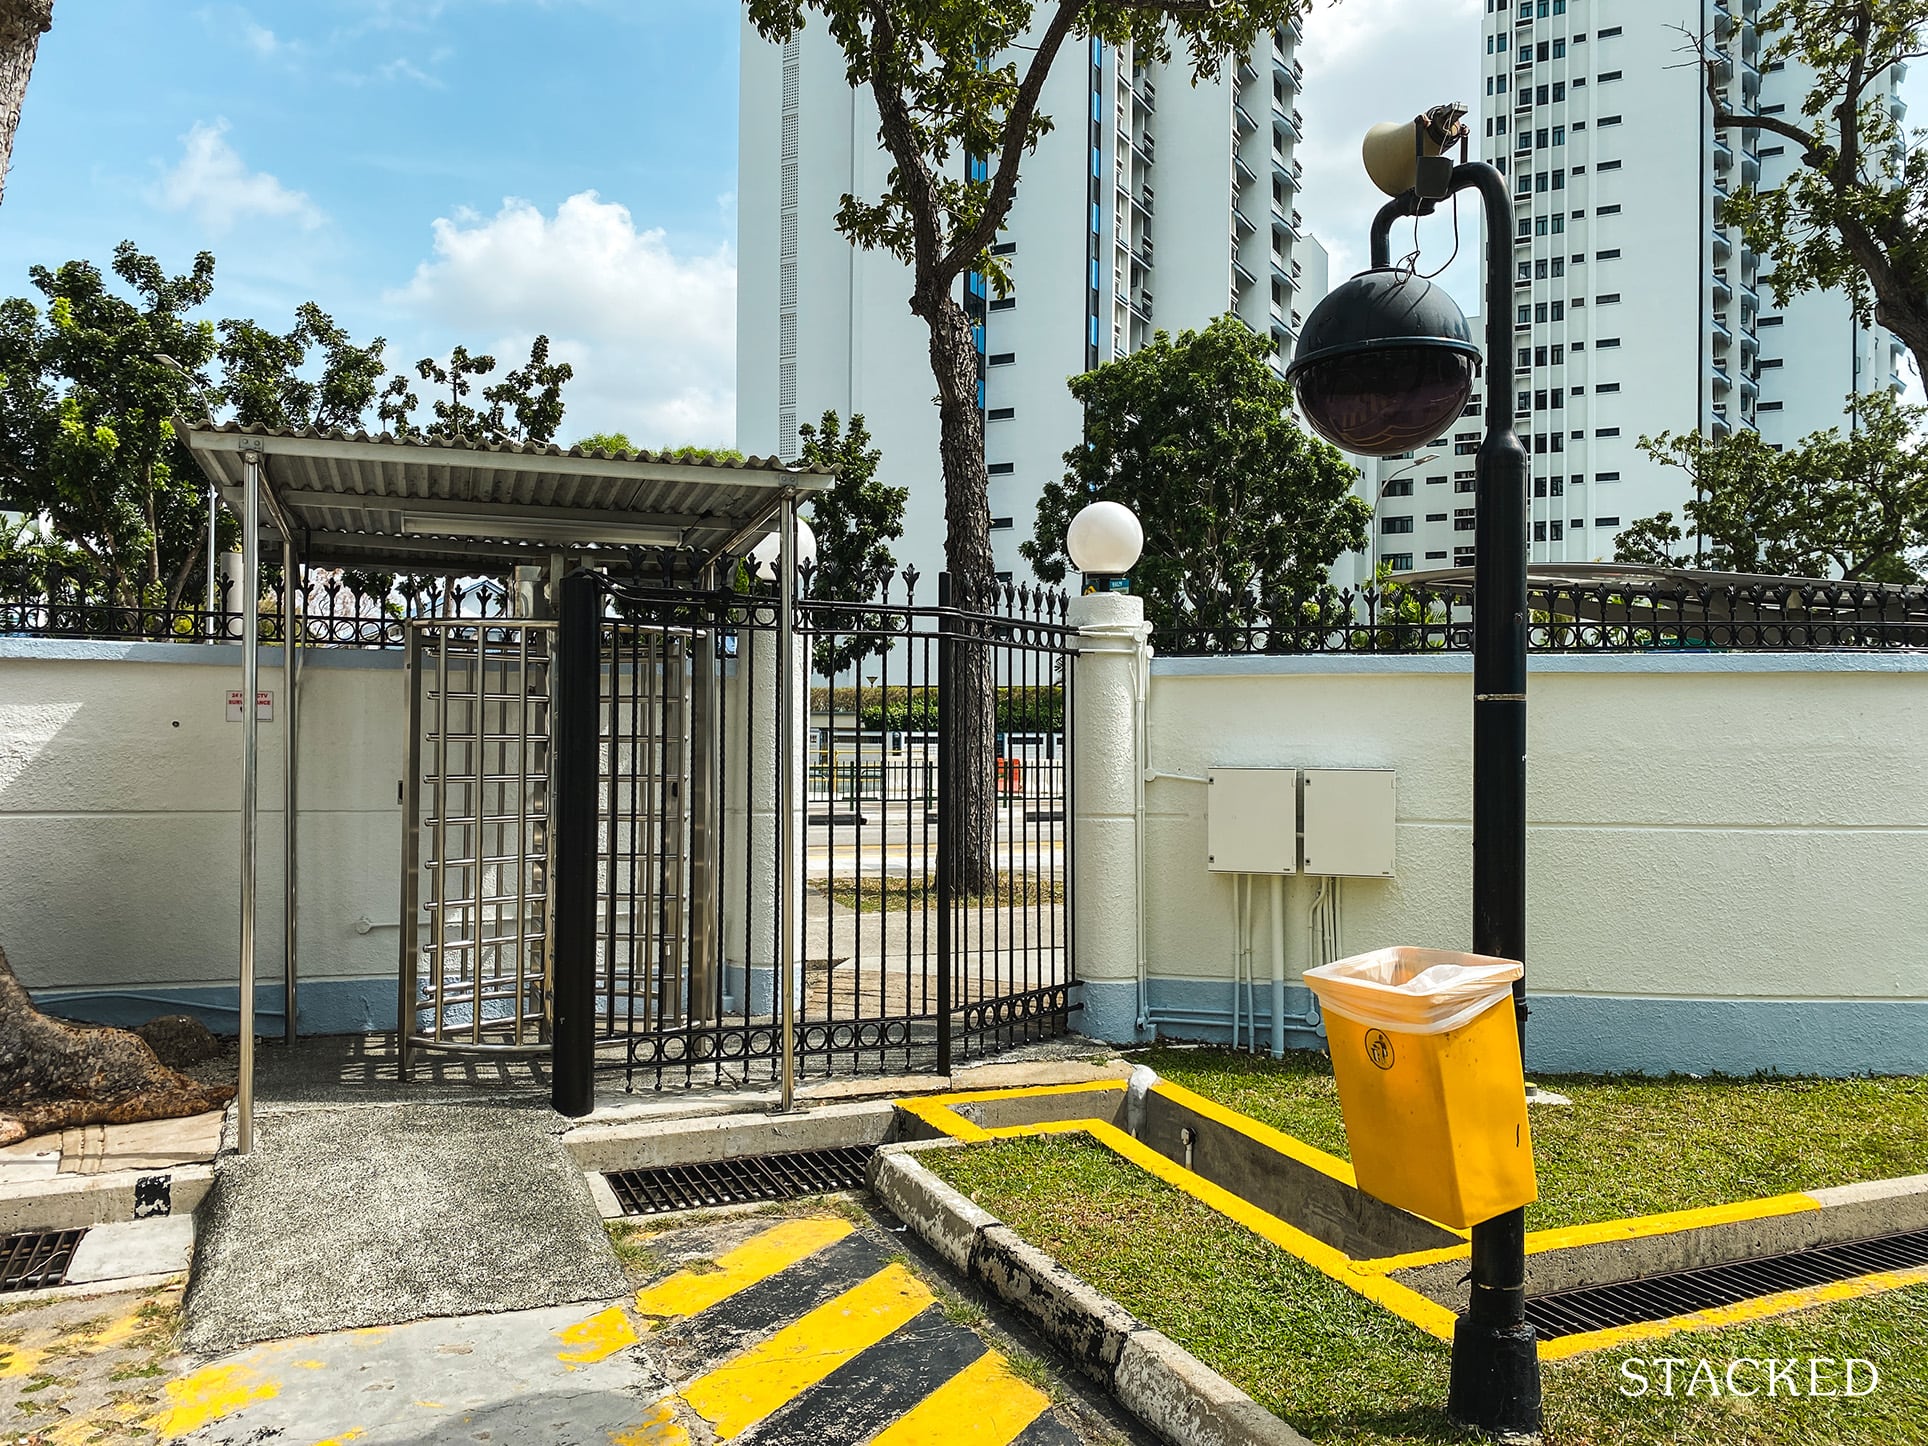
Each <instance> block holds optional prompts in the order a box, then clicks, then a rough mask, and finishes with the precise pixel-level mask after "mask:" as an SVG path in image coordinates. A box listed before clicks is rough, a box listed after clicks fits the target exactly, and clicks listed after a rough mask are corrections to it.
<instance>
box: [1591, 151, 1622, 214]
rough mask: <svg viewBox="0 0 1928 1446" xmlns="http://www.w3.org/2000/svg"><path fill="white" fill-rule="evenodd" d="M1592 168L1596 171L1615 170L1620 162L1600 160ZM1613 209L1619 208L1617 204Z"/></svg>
mask: <svg viewBox="0 0 1928 1446" xmlns="http://www.w3.org/2000/svg"><path fill="white" fill-rule="evenodd" d="M1594 169H1595V170H1597V171H1617V170H1619V169H1620V162H1618V161H1602V162H1600V164H1599V165H1597V166H1595V167H1594ZM1613 209H1614V210H1616V211H1618V210H1619V209H1620V208H1619V207H1618V206H1615V207H1614V208H1613Z"/></svg>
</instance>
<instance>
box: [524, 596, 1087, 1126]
mask: <svg viewBox="0 0 1928 1446" xmlns="http://www.w3.org/2000/svg"><path fill="white" fill-rule="evenodd" d="M915 581H916V579H915V575H914V574H911V575H909V576H907V577H904V578H900V579H897V580H896V581H895V582H894V584H893V586H892V587H891V588H890V589H888V590H886V592H885V593H884V594H883V595H881V596H879V597H878V598H877V599H875V600H874V601H872V602H869V603H866V604H864V605H862V606H861V607H853V606H852V605H850V604H847V603H837V602H830V601H818V600H811V599H810V598H808V597H807V596H805V597H803V598H801V599H800V600H799V603H798V606H797V624H796V632H795V635H794V640H793V648H792V652H791V656H792V658H793V660H794V667H795V669H796V673H795V675H794V678H793V687H794V688H795V692H794V694H793V696H794V697H795V699H796V710H795V720H794V721H795V726H796V732H795V734H794V736H793V737H794V741H793V745H792V746H793V748H794V750H795V751H794V752H793V754H792V756H793V758H795V759H796V760H797V763H798V771H797V775H796V787H797V795H796V800H795V802H796V806H797V810H798V812H797V813H796V814H795V815H792V821H791V823H790V827H791V828H792V830H793V831H794V832H793V839H794V857H795V860H796V867H795V873H794V875H793V876H792V877H791V878H790V879H789V880H788V881H787V883H786V881H785V880H784V875H783V870H782V866H781V863H780V853H781V849H780V844H779V834H780V830H781V829H782V828H783V827H784V824H783V822H782V819H783V812H782V806H781V801H780V797H779V790H778V777H779V773H778V756H779V755H778V749H779V723H778V719H779V710H778V687H779V684H780V681H781V679H780V678H779V666H778V658H779V654H780V652H781V648H780V643H781V639H780V637H779V636H778V632H777V609H776V606H775V601H774V599H773V598H772V597H771V596H769V595H768V593H767V591H766V592H755V593H735V592H717V593H692V592H690V591H688V590H686V589H685V590H678V589H673V588H668V587H661V586H654V587H653V586H651V585H649V584H647V583H645V582H642V581H640V580H633V579H631V580H625V579H621V578H612V577H599V578H596V579H594V580H593V582H592V583H591V584H589V585H590V586H592V587H593V588H594V589H595V592H596V594H597V602H596V609H595V613H594V614H593V615H592V614H588V613H581V614H579V615H578V616H579V618H580V617H583V616H593V619H594V622H595V625H596V627H597V628H598V630H599V633H600V636H599V638H598V639H597V640H596V641H595V642H594V644H593V646H592V644H591V643H590V641H589V640H588V639H587V637H586V635H585V636H577V635H576V634H578V633H581V632H582V626H581V624H580V622H578V624H577V625H576V626H575V627H574V628H573V630H572V626H571V620H570V613H569V610H568V609H567V608H565V610H564V615H563V623H562V636H561V638H560V639H559V643H558V646H559V649H560V650H561V656H562V659H563V668H564V672H565V674H566V673H567V672H568V670H569V668H570V667H571V666H572V664H571V661H570V660H571V659H572V658H573V659H575V660H576V661H575V662H574V664H573V666H574V667H575V668H576V670H577V674H578V676H580V675H582V673H584V672H585V671H586V670H587V669H588V668H589V667H590V663H589V659H590V658H592V657H594V658H596V659H597V661H596V664H595V667H596V670H597V673H598V675H599V677H600V684H599V690H598V691H599V696H598V698H597V701H596V703H595V705H594V707H595V718H594V720H593V731H592V729H591V724H590V721H589V720H587V719H585V718H584V717H583V716H582V714H581V712H580V708H581V704H578V705H577V711H576V712H575V713H574V714H572V713H571V711H570V708H569V707H568V705H567V704H566V703H565V702H559V703H558V706H557V713H556V718H555V738H556V748H557V755H558V756H557V785H556V800H555V802H556V826H555V837H556V840H557V843H558V846H559V847H561V846H562V845H563V844H564V842H565V841H566V840H571V839H573V840H575V847H577V848H578V849H579V850H587V849H589V848H590V847H591V840H590V836H589V834H588V833H587V832H586V831H584V830H585V829H586V825H582V819H583V818H584V817H585V813H587V814H591V815H593V817H594V820H595V825H594V840H593V858H594V862H593V865H591V866H587V867H580V866H577V865H575V864H572V863H571V862H570V861H569V860H568V859H565V858H564V857H562V856H561V855H560V854H559V855H558V856H557V858H556V859H555V861H554V862H555V868H556V871H557V876H558V879H559V880H563V879H567V878H568V877H570V876H571V871H572V869H573V870H574V871H575V872H576V873H578V874H581V875H583V876H584V877H589V878H593V880H594V882H595V903H594V912H593V916H592V915H591V914H589V913H588V912H586V910H587V908H588V904H587V901H586V900H585V899H581V898H578V899H577V900H576V901H575V902H574V904H573V906H572V907H573V909H574V914H573V915H571V913H570V911H569V909H568V908H565V907H564V903H565V901H563V900H561V899H560V898H559V901H558V914H557V919H556V930H557V933H556V945H555V957H556V968H557V975H558V985H557V1000H558V1015H557V1018H558V1025H557V1028H558V1031H559V1033H560V1031H561V1029H562V1020H563V1014H564V1005H563V1001H564V999H565V996H566V995H567V993H568V988H569V986H567V985H566V984H565V983H564V982H562V981H563V976H564V975H565V974H566V973H567V972H568V971H569V970H570V968H571V967H572V965H571V961H574V966H575V967H576V968H577V969H578V970H580V967H581V965H582V963H583V961H584V960H585V959H588V960H589V961H591V963H592V964H593V970H594V993H593V998H591V997H588V996H583V997H581V998H579V1000H578V1004H577V1008H578V1013H579V1017H580V1018H581V1019H583V1020H590V1021H593V1027H588V1026H585V1028H587V1029H588V1032H589V1034H590V1035H592V1036H593V1041H594V1043H593V1048H594V1049H595V1051H596V1054H597V1058H598V1062H599V1064H600V1065H601V1066H602V1067H604V1068H615V1069H620V1070H622V1071H623V1072H624V1074H625V1076H626V1078H627V1080H628V1081H629V1082H630V1084H631V1085H632V1086H633V1085H635V1084H638V1083H641V1084H645V1085H653V1086H655V1087H658V1088H660V1087H662V1086H663V1085H665V1084H669V1083H674V1084H687V1083H696V1082H704V1083H707V1082H713V1081H714V1082H750V1081H768V1080H773V1079H775V1078H777V1077H778V1075H779V1071H780V1068H781V1061H782V1052H783V1028H782V1023H783V1002H784V993H785V988H786V985H785V982H784V981H785V974H784V970H783V963H782V961H783V959H784V957H785V950H784V947H783V932H782V930H783V926H782V907H781V902H782V891H783V890H784V889H785V888H786V887H787V888H789V889H790V890H792V891H793V892H792V897H793V900H794V901H795V905H796V907H795V909H794V912H793V915H792V917H793V918H794V919H795V920H796V933H795V935H794V936H793V938H794V943H793V947H792V948H791V950H790V951H789V954H790V957H791V958H792V960H793V961H794V968H793V971H792V972H791V973H790V975H789V976H788V985H787V988H788V990H789V992H790V998H791V1000H792V1005H793V1011H794V1012H793V1016H792V1028H791V1046H790V1048H791V1052H792V1058H793V1060H794V1062H795V1069H796V1073H797V1075H798V1076H799V1077H808V1076H811V1075H828V1074H832V1073H891V1072H897V1071H903V1070H918V1069H932V1068H935V1069H939V1070H945V1069H948V1068H949V1067H950V1065H951V1064H952V1062H953V1061H954V1060H955V1059H957V1058H960V1057H967V1056H971V1055H976V1054H982V1053H989V1052H994V1051H997V1050H1000V1049H1004V1048H1008V1047H1010V1046H1012V1045H1015V1044H1019V1043H1023V1042H1027V1041H1031V1040H1038V1039H1044V1038H1049V1037H1052V1036H1055V1035H1059V1034H1063V1033H1065V1032H1066V1031H1067V1030H1068V1029H1069V1028H1070V1022H1071V1011H1072V1008H1073V1003H1074V1001H1073V998H1072V989H1073V984H1074V980H1073V972H1072V956H1071V907H1070V906H1071V898H1070V894H1071V888H1070V878H1071V874H1070V850H1069V832H1068V819H1069V817H1070V770H1069V768H1068V767H1067V762H1068V760H1067V756H1066V736H1067V735H1066V732H1065V724H1066V721H1067V717H1068V713H1069V705H1070V696H1069V687H1070V678H1069V669H1068V667H1067V666H1066V664H1067V662H1068V657H1069V653H1070V647H1071V640H1072V637H1073V631H1072V629H1071V628H1070V626H1069V625H1068V622H1067V620H1066V609H1067V605H1068V599H1067V598H1066V597H1065V596H1064V595H1063V594H1062V593H1056V592H1051V591H1048V590H1045V589H1038V588H1008V589H1007V588H1003V587H999V588H998V589H996V590H994V591H993V590H988V589H986V590H978V591H975V592H972V593H971V594H970V595H969V596H968V597H966V596H964V595H962V590H960V595H959V596H958V597H956V598H955V599H953V598H951V597H950V596H949V595H948V592H947V591H945V592H940V595H939V599H938V600H937V601H935V602H925V601H918V600H916V597H915ZM577 586H581V584H577ZM572 649H573V650H574V651H572ZM979 685H982V686H979ZM585 696H586V695H585ZM563 697H564V698H565V699H566V698H567V697H568V694H567V693H566V692H565V693H564V694H563ZM592 739H593V742H592ZM978 745H982V746H981V747H980V746H978ZM572 753H573V754H585V753H593V756H594V759H595V765H596V766H595V768H594V769H593V770H591V769H589V768H588V767H587V766H583V767H578V768H576V769H575V770H574V771H573V772H571V771H569V769H568V767H566V765H565V759H566V757H567V756H570V755H571V754H572ZM565 774H566V775H567V780H566V779H565ZM592 779H593V790H592V788H591V780H592ZM572 819H573V820H574V821H575V825H578V826H572V822H571V820H572ZM588 857H589V854H587V853H585V854H584V858H585V859H586V858H588Z"/></svg>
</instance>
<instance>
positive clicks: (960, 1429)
mask: <svg viewBox="0 0 1928 1446" xmlns="http://www.w3.org/2000/svg"><path fill="white" fill-rule="evenodd" d="M1050 1404H1051V1400H1050V1398H1049V1397H1048V1396H1046V1395H1045V1394H1044V1392H1042V1391H1040V1390H1038V1389H1037V1388H1036V1387H1035V1386H1030V1385H1027V1384H1025V1383H1024V1382H1023V1381H1020V1380H1019V1379H1018V1378H1017V1377H1016V1376H1014V1375H1012V1374H1011V1366H1010V1363H1009V1362H1008V1361H1006V1360H1005V1359H1004V1357H1003V1356H1001V1355H999V1354H998V1353H997V1352H996V1351H987V1352H986V1353H985V1354H984V1355H982V1356H979V1357H978V1358H977V1360H975V1361H973V1362H972V1363H971V1364H970V1365H968V1366H966V1367H965V1368H964V1369H963V1370H961V1371H959V1372H958V1373H957V1374H956V1375H954V1376H952V1377H951V1378H950V1379H949V1380H948V1381H946V1382H945V1383H944V1384H943V1385H941V1386H939V1387H938V1388H937V1389H936V1390H935V1391H932V1392H931V1393H930V1394H929V1395H928V1396H926V1397H924V1399H923V1400H922V1401H920V1402H918V1403H917V1404H916V1405H915V1406H913V1407H912V1408H911V1409H910V1410H909V1411H907V1412H906V1413H905V1414H904V1415H902V1416H899V1417H898V1418H897V1420H896V1421H894V1422H893V1423H891V1425H889V1426H888V1427H886V1428H885V1429H884V1430H883V1431H882V1432H881V1433H880V1434H878V1435H877V1436H875V1437H873V1438H872V1439H871V1443H870V1446H1009V1443H1010V1442H1012V1441H1015V1440H1016V1439H1017V1438H1018V1435H1019V1433H1020V1432H1022V1431H1023V1430H1024V1428H1025V1427H1026V1426H1029V1425H1030V1424H1031V1423H1032V1422H1033V1421H1035V1420H1037V1418H1038V1417H1039V1416H1040V1415H1042V1414H1043V1413H1044V1411H1045V1409H1046V1408H1047V1407H1048V1406H1050Z"/></svg>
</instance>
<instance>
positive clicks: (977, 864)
mask: <svg viewBox="0 0 1928 1446" xmlns="http://www.w3.org/2000/svg"><path fill="white" fill-rule="evenodd" d="M925 319H926V321H927V323H928V324H929V326H930V334H931V343H930V354H931V372H932V374H933V375H934V376H935V377H936V379H937V409H938V429H939V451H940V454H941V456H942V458H943V465H944V564H945V567H946V569H947V570H948V571H949V573H950V575H951V601H952V604H953V605H954V606H956V607H958V608H960V609H962V610H963V611H965V612H967V613H979V612H988V611H990V610H991V608H992V605H993V603H994V602H995V600H996V596H997V565H996V562H995V561H994V559H993V557H992V554H991V499H990V478H989V475H988V474H987V473H986V471H985V467H984V414H983V413H982V412H981V411H980V410H979V408H978V400H977V342H976V339H975V338H974V336H973V335H972V332H971V320H970V317H968V316H967V315H966V314H965V312H964V308H963V307H962V306H960V305H958V303H957V301H956V300H955V299H954V298H952V297H950V296H948V295H947V296H944V297H941V298H939V299H937V301H936V303H935V304H934V305H932V306H931V307H930V308H929V310H928V312H927V314H926V318H925ZM982 638H983V633H982V630H981V629H978V628H976V627H974V626H973V625H972V624H971V623H970V622H969V621H968V620H967V621H965V622H963V623H962V624H961V625H960V627H959V628H958V632H957V641H956V643H955V645H954V646H953V647H952V650H951V676H950V677H948V678H946V679H944V682H943V686H944V688H945V689H946V690H947V691H948V692H949V694H950V698H949V701H948V703H947V707H948V710H949V712H948V717H947V722H948V725H949V727H950V731H951V736H950V737H948V738H946V739H945V740H944V756H945V759H946V767H947V768H949V770H950V786H951V792H950V810H949V814H950V816H949V817H948V818H946V819H945V820H944V828H945V829H946V831H947V836H948V842H949V844H950V872H951V888H952V890H953V892H954V893H955V894H956V896H958V897H960V898H966V897H970V896H973V895H981V894H988V893H990V892H991V891H992V889H993V887H994V886H995V884H996V881H997V780H996V758H997V691H996V678H995V676H994V673H995V670H994V668H993V666H992V651H991V646H990V644H989V643H988V642H985V641H982ZM973 639H978V641H973Z"/></svg>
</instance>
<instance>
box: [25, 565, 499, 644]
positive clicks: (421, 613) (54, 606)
mask: <svg viewBox="0 0 1928 1446" xmlns="http://www.w3.org/2000/svg"><path fill="white" fill-rule="evenodd" d="M267 571H268V572H270V573H271V574H273V573H274V572H275V569H273V568H269V569H267ZM242 603H243V598H242V596H241V594H240V592H239V590H238V584H237V583H236V582H235V580H234V579H232V578H223V579H222V580H221V582H220V583H219V585H218V587H217V592H216V598H215V603H214V606H213V607H212V608H210V607H209V606H208V602H207V598H206V596H205V595H204V594H203V593H201V592H198V591H197V592H196V594H195V595H194V596H193V597H184V598H182V599H181V600H180V601H178V602H173V603H170V602H168V601H167V599H166V597H165V596H164V595H163V590H161V589H155V588H150V587H144V586H141V585H138V584H131V583H127V582H125V581H123V580H120V579H117V578H111V577H103V578H96V577H55V578H53V579H51V580H49V581H47V582H45V583H44V584H41V585H36V586H32V587H16V588H13V589H6V588H4V587H0V637H35V638H100V639H110V640H114V641H142V642H175V643H218V642H239V641H240V640H241V638H242V637H243V636H244V635H245V631H246V622H245V619H244V616H243V613H242ZM259 604H260V614H259V619H258V626H259V629H260V635H261V639H262V641H263V642H273V643H278V642H280V641H281V636H282V609H281V588H280V586H279V583H278V579H277V581H275V582H274V583H272V584H271V585H269V586H265V587H264V588H263V589H262V591H261V596H260V599H259ZM296 611H297V613H298V614H299V615H300V625H299V636H300V638H301V641H302V644H303V645H304V646H307V647H344V648H400V647H402V646H403V644H404V642H405V641H406V638H407V633H408V623H409V620H410V619H411V618H434V617H464V618H480V619H486V618H502V619H505V620H506V619H509V618H511V617H513V616H514V615H515V613H516V598H515V591H514V589H513V588H512V587H511V586H510V585H509V584H508V583H507V582H505V581H502V580H500V579H495V578H464V579H456V578H443V577H419V578H400V579H396V580H394V581H393V582H388V583H384V582H381V581H374V582H362V583H360V584H359V585H358V584H357V582H356V581H353V580H350V579H346V578H343V577H340V576H336V575H333V574H327V573H313V574H310V575H309V576H308V577H307V578H306V580H305V583H304V584H302V585H299V592H298V595H297V599H296Z"/></svg>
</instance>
